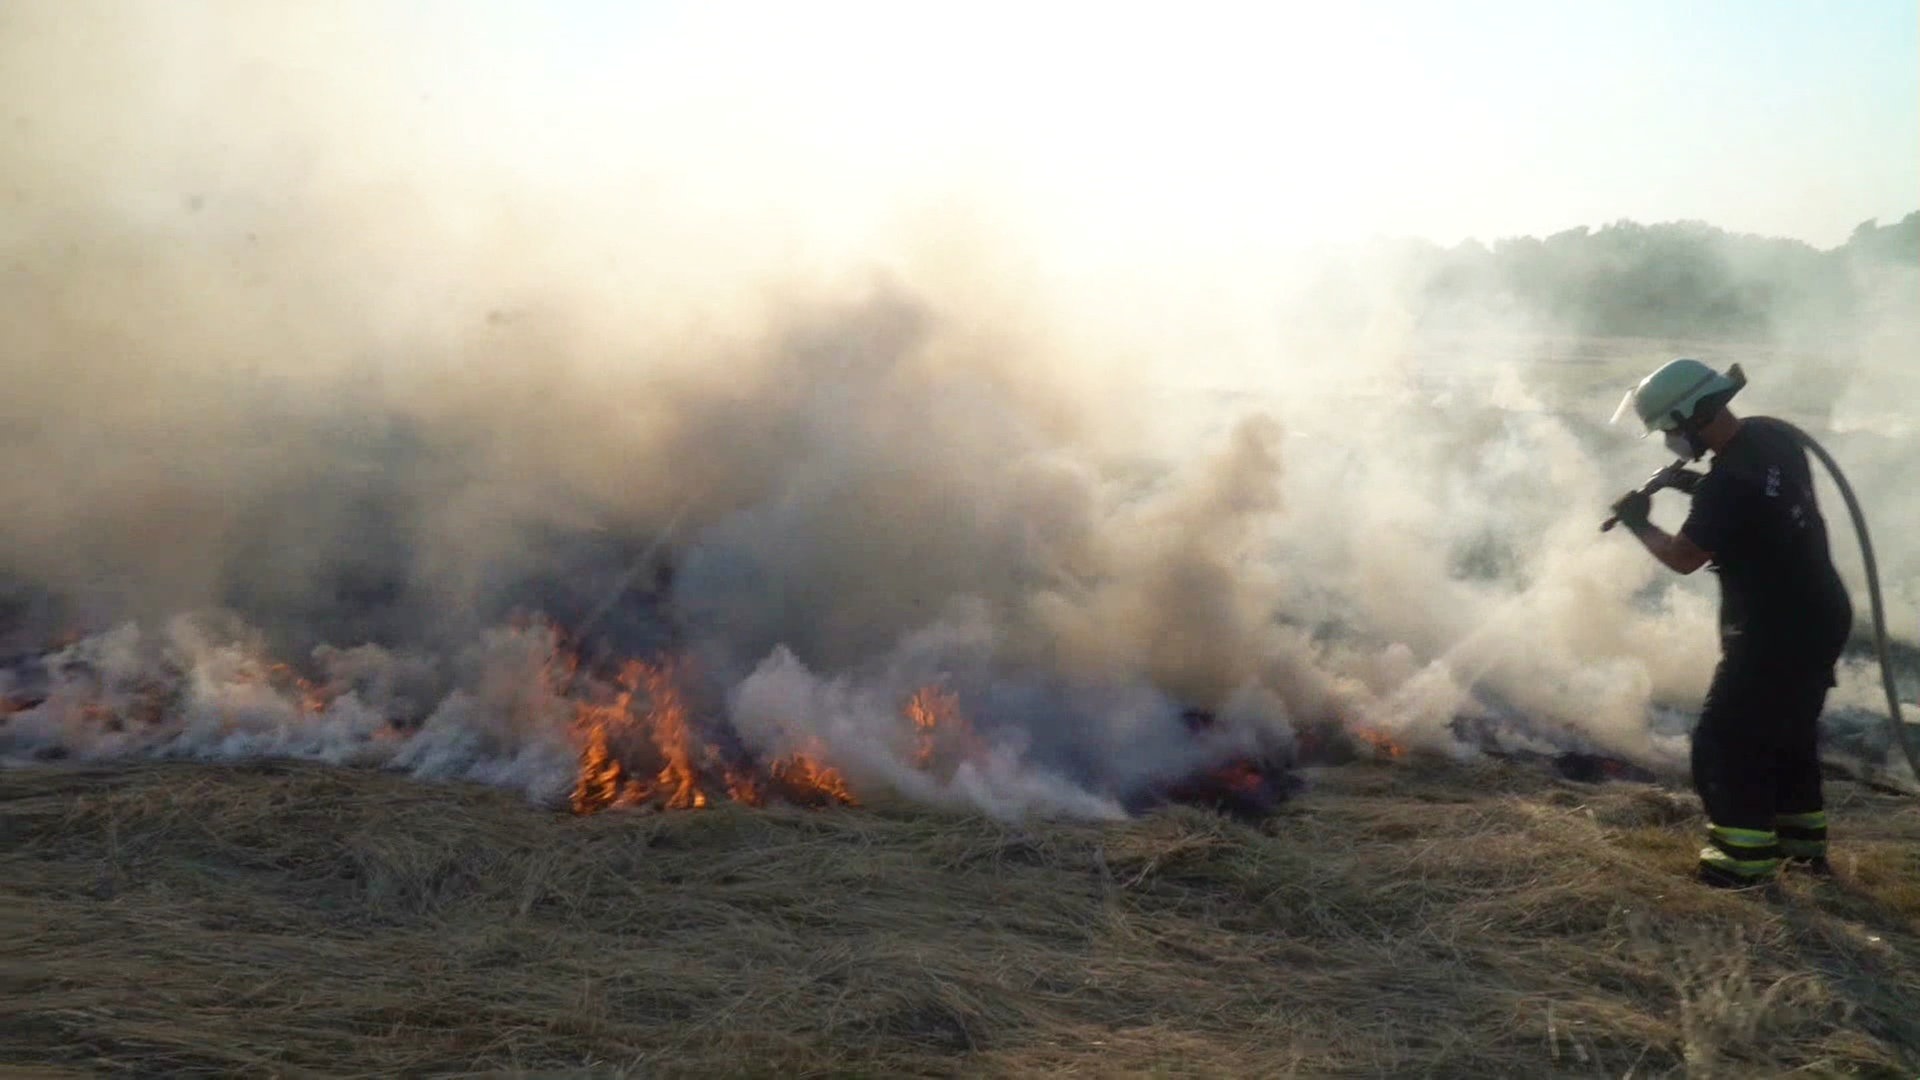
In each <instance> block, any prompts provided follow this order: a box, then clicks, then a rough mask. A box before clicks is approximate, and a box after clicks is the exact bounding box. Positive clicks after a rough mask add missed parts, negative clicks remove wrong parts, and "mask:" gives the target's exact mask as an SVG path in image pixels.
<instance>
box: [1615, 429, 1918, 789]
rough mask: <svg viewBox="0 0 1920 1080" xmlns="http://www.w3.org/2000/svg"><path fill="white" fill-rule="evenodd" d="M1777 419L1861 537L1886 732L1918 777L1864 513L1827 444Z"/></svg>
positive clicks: (1672, 470)
mask: <svg viewBox="0 0 1920 1080" xmlns="http://www.w3.org/2000/svg"><path fill="white" fill-rule="evenodd" d="M1780 423H1781V424H1782V425H1783V426H1784V427H1786V429H1787V430H1788V431H1791V432H1792V433H1793V435H1794V437H1795V438H1797V439H1799V440H1800V442H1801V444H1802V445H1804V446H1805V447H1806V448H1807V449H1808V450H1809V451H1811V452H1812V453H1813V456H1814V457H1817V458H1819V459H1820V464H1822V465H1824V466H1826V469H1827V475H1829V476H1831V477H1833V482H1834V484H1835V485H1836V486H1838V487H1839V488H1840V496H1841V498H1843V499H1845V500H1846V501H1847V512H1848V513H1849V514H1851V515H1852V516H1853V531H1854V535H1855V536H1858V537H1859V538H1860V557H1861V560H1862V561H1863V562H1865V563H1866V566H1867V595H1868V597H1869V598H1870V599H1871V600H1872V602H1873V645H1874V655H1875V657H1876V658H1877V659H1878V660H1879V662H1880V685H1881V687H1882V688H1883V689H1885V690H1886V692H1887V724H1888V733H1889V734H1890V735H1891V736H1892V738H1893V744H1894V745H1895V746H1898V747H1899V748H1900V753H1901V754H1902V755H1904V756H1905V757H1906V759H1907V767H1908V768H1909V769H1912V770H1913V775H1914V779H1916V780H1920V747H1916V745H1915V742H1916V739H1920V736H1916V737H1909V736H1908V734H1907V725H1906V721H1905V720H1903V719H1902V718H1901V716H1900V690H1899V688H1898V687H1896V686H1895V685H1894V682H1893V664H1892V663H1891V662H1890V661H1889V658H1888V656H1887V614H1886V606H1885V604H1884V603H1883V602H1882V601H1881V599H1880V568H1879V566H1878V564H1876V563H1875V562H1874V560H1873V540H1872V538H1871V537H1869V536H1868V535H1867V517H1866V514H1864V513H1862V512H1861V510H1860V500H1859V499H1857V498H1855V497H1854V494H1853V485H1851V484H1849V483H1847V477H1846V474H1845V473H1842V472H1841V471H1840V463H1839V462H1837V461H1835V460H1833V455H1832V454H1829V453H1827V448H1826V447H1824V446H1821V445H1820V444H1819V443H1818V442H1816V441H1815V440H1814V438H1813V436H1811V435H1809V434H1807V433H1806V432H1804V431H1802V430H1800V429H1799V428H1797V427H1795V426H1794V425H1792V424H1789V423H1787V422H1786V421H1784V420H1782V421H1780ZM1686 465H1687V460H1686V459H1685V458H1680V459H1679V460H1676V461H1675V462H1674V463H1673V464H1671V465H1669V466H1667V467H1666V468H1664V469H1661V470H1660V471H1659V472H1657V473H1654V474H1653V476H1652V477H1651V478H1650V479H1648V481H1647V482H1646V483H1645V484H1642V485H1641V486H1640V489H1639V490H1640V491H1641V492H1643V493H1645V494H1647V495H1652V494H1653V493H1654V492H1656V491H1659V490H1661V489H1662V488H1668V487H1672V486H1674V483H1675V481H1676V480H1677V479H1678V478H1679V475H1680V473H1681V472H1682V471H1683V470H1684V469H1685V468H1686ZM1619 522H1620V519H1619V518H1617V517H1610V518H1608V519H1607V520H1606V521H1604V522H1601V524H1600V531H1601V532H1606V531H1607V530H1609V529H1611V528H1613V527H1614V526H1615V525H1617V524H1619Z"/></svg>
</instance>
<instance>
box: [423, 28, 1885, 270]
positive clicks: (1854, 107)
mask: <svg viewBox="0 0 1920 1080" xmlns="http://www.w3.org/2000/svg"><path fill="white" fill-rule="evenodd" d="M404 10H405V11H406V12H407V14H406V16H405V18H404V24H403V29H402V30H401V31H400V32H399V35H398V37H397V39H396V40H395V41H394V42H393V43H394V44H395V45H396V46H397V47H398V48H399V49H400V50H401V51H402V52H403V53H411V52H416V51H419V50H424V51H427V52H431V53H435V54H437V55H439V56H441V57H442V58H443V61H444V63H443V64H441V65H440V66H439V67H438V68H437V69H435V70H437V72H438V74H437V75H435V74H433V71H432V70H428V69H422V70H420V71H418V72H416V73H414V74H413V75H412V76H410V77H411V78H413V79H417V80H427V81H431V80H434V79H436V78H437V79H438V80H439V84H440V85H441V86H443V87H446V88H451V89H455V90H456V92H461V93H472V94H476V95H478V96H479V97H480V98H482V99H484V100H485V102H486V109H485V115H487V116H489V117H490V120H489V121H488V122H489V124H491V125H493V126H492V127H491V129H490V130H489V131H488V132H484V133H482V132H477V131H476V132H475V133H474V137H475V138H476V139H479V140H480V141H481V142H482V143H489V144H490V145H484V146H476V147H475V148H476V149H479V150H481V151H482V152H483V153H486V154H487V155H488V156H490V157H493V158H495V159H497V160H499V161H501V162H502V163H503V164H504V165H509V166H510V167H514V168H518V169H523V170H526V173H527V175H528V176H529V177H532V178H535V179H537V180H539V181H540V182H555V183H562V184H568V183H577V182H580V181H581V180H582V179H583V178H590V177H592V176H594V175H596V174H603V175H605V176H607V177H613V176H618V175H622V174H628V175H630V174H631V173H632V172H633V171H635V170H638V171H640V172H644V173H645V174H647V175H649V176H652V177H656V178H659V177H669V178H671V177H678V178H680V179H682V180H684V181H686V183H687V185H688V186H689V187H690V188H694V189H699V190H701V191H702V192H703V193H704V195H705V198H706V200H707V202H708V204H709V206H710V207H711V208H714V209H723V208H728V207H731V208H733V209H738V210H742V211H747V210H751V211H768V212H773V213H776V214H777V213H779V212H780V211H781V210H783V209H784V210H786V211H788V212H793V213H804V214H806V215H809V216H821V217H827V218H832V217H845V218H856V219H857V218H860V217H862V215H864V214H867V213H871V212H873V211H874V210H875V209H876V205H875V204H876V203H877V202H880V201H884V200H885V199H886V198H887V197H888V196H890V195H898V194H900V193H903V192H909V191H911V192H914V193H915V194H916V195H917V196H919V197H922V198H927V197H932V198H938V197H940V196H942V195H945V194H951V193H956V192H961V191H965V192H967V193H969V194H971V195H976V196H977V195H978V194H979V193H980V192H982V191H988V192H991V193H992V195H993V196H994V198H995V199H996V201H999V202H1001V203H1002V204H1003V205H1004V206H1006V207H1008V208H1010V209H1009V210H1008V212H1009V213H1013V214H1020V215H1026V216H1028V217H1030V218H1032V219H1033V220H1034V221H1038V222H1040V223H1041V224H1042V225H1043V226H1044V227H1045V228H1046V229H1047V230H1049V231H1056V230H1057V231H1061V232H1064V233H1066V234H1070V235H1072V236H1073V237H1074V238H1076V239H1077V240H1079V241H1081V242H1085V241H1086V240H1088V239H1089V238H1093V237H1098V236H1100V235H1102V234H1104V233H1107V232H1110V231H1112V230H1114V229H1115V228H1116V226H1122V227H1124V228H1129V229H1134V228H1142V227H1144V228H1145V229H1146V230H1147V231H1148V232H1149V233H1152V234H1156V235H1159V236H1161V237H1162V238H1176V237H1177V238H1183V239H1181V240H1180V241H1179V243H1180V245H1181V246H1185V244H1186V243H1199V244H1200V245H1201V246H1203V247H1209V248H1212V247H1217V246H1219V245H1226V246H1230V247H1233V248H1236V249H1238V250H1241V251H1245V250H1246V249H1247V248H1249V247H1263V246H1266V245H1269V244H1272V245H1280V246H1288V247H1290V246H1294V245H1297V244H1301V243H1306V244H1314V243H1323V242H1339V241H1346V240H1354V239H1362V238H1364V237H1365V236H1368V235H1375V234H1388V235H1409V236H1420V237H1424V238H1427V239H1430V240H1433V241H1435V242H1437V243H1441V244H1448V245H1450V244H1453V243H1456V242H1459V241H1462V240H1465V239H1469V238H1472V239H1478V240H1482V241H1491V240H1493V239H1496V238H1499V237H1502V236H1514V235H1547V234H1551V233H1554V232H1559V231H1561V230H1564V229H1568V228H1574V227H1578V226H1582V225H1585V226H1590V227H1598V226H1600V225H1603V224H1606V223H1608V222H1612V221H1615V220H1619V219H1623V218H1624V219H1633V220H1637V221H1642V222H1647V223H1652V222H1659V221H1671V220H1685V219H1694V220H1703V221H1707V222H1709V223H1711V224H1714V225H1717V226H1720V227H1723V228H1726V229H1728V230H1729V231H1733V232H1747V233H1759V234H1765V235H1775V236H1785V237H1791V238H1795V239H1800V240H1804V241H1806V242H1808V243H1811V244H1813V245H1815V246H1817V247H1822V248H1826V247H1832V246H1835V245H1837V244H1840V243H1843V242H1844V241H1845V240H1846V238H1847V235H1848V233H1849V232H1850V231H1851V230H1852V229H1853V228H1854V227H1855V226H1856V225H1858V224H1859V223H1860V222H1862V221H1865V220H1868V219H1873V218H1877V219H1879V220H1880V221H1881V222H1882V223H1883V224H1884V223H1887V222H1889V221H1893V220H1898V219H1899V218H1900V217H1902V216H1904V215H1905V214H1906V213H1909V212H1911V211H1912V210H1914V209H1916V207H1920V14H1917V13H1916V9H1915V7H1914V5H1912V4H1911V3H1906V2H1894V0H1856V2H1852V3H1848V4H1844V5H1832V6H1825V5H1814V4H1806V3H1797V2H1790V0H1742V2H1725V0H1723V2H1714V3H1702V4H1690V5H1672V4H1665V3H1659V2H1657V0H1624V2H1620V3H1612V4H1607V5H1588V6H1582V7H1581V8H1580V9H1578V10H1573V9H1570V8H1569V7H1567V6H1565V5H1543V4H1538V3H1529V2H1525V0H1477V2H1471V3H1455V4H1448V5H1435V4H1422V3H1415V2H1411V0H1373V2H1370V3H1355V4H1349V5H1341V6H1339V7H1338V9H1337V10H1330V9H1329V8H1328V6H1326V5H1305V4H1299V5H1279V6H1274V7H1271V8H1269V7H1263V6H1257V5H1217V4H1216V5H1204V4H1203V5H1197V6H1196V5H1182V6H1181V7H1179V8H1178V9H1175V8H1172V7H1166V8H1160V9H1150V8H1147V7H1145V6H1135V7H1129V8H1125V9H1122V10H1120V11H1119V13H1115V12H1114V11H1111V10H1102V9H1097V8H1094V7H1090V6H1083V5H1074V4H1054V5H1040V6H1034V7H1031V8H1027V7H1014V6H1010V5H995V4H986V5H980V4H969V5H965V6H957V5H942V6H931V5H913V6H910V7H908V6H899V7H894V6H886V5H865V4H848V3H838V4H835V3H828V4H822V5H811V6H809V7H808V8H807V9H806V10H805V11H804V12H800V11H797V10H796V9H792V8H789V7H786V6H782V5H758V4H731V5H717V6H716V5H685V4H676V3H646V4H636V5H627V4H615V3H610V2H608V0H579V2H575V3H572V4H565V5H559V6H553V5H548V6H544V7H542V8H539V9H537V10H536V9H534V8H532V7H529V6H527V5H523V4H518V3H509V2H504V0H495V2H492V3H489V4H487V5H485V6H484V7H482V8H479V9H475V8H474V7H471V6H467V5H458V6H457V11H458V12H459V13H461V14H459V15H456V6H455V5H449V4H446V3H444V2H441V0H427V2H422V3H417V4H415V5H413V6H411V7H409V8H406V9H404ZM476 13H477V17H476ZM408 39H412V40H411V41H409V40H408ZM461 88H464V89H461ZM509 132H517V134H514V135H513V136H512V137H510V138H507V139H505V140H500V139H499V138H498V137H499V136H501V135H503V134H507V133H509ZM529 146H534V147H538V148H539V149H538V152H537V153H535V154H533V155H531V159H529V158H528V157H527V156H525V155H523V154H522V153H521V151H524V150H525V149H526V148H528V147H529ZM659 147H670V148H671V151H670V153H669V154H668V155H667V156H666V158H665V160H659V159H653V158H651V157H650V152H651V151H652V150H653V149H655V148H659ZM741 166H745V168H744V169H743V168H740V167H741ZM769 167H770V168H769ZM722 176H724V177H726V178H727V179H726V181H725V182H716V180H715V178H716V177H722ZM1022 224H1023V225H1028V224H1030V222H1024V221H1023V222H1022ZM1209 241H1210V242H1209Z"/></svg>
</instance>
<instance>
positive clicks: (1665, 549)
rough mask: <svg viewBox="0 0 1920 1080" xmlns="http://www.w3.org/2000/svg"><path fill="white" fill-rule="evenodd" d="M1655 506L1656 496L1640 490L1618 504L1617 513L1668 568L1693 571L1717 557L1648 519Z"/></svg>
mask: <svg viewBox="0 0 1920 1080" xmlns="http://www.w3.org/2000/svg"><path fill="white" fill-rule="evenodd" d="M1652 507H1653V499H1652V497H1651V496H1649V495H1647V494H1645V493H1644V492H1639V491H1636V492H1633V493H1632V494H1630V495H1628V496H1626V497H1625V498H1623V499H1621V500H1620V501H1619V502H1617V503H1614V504H1613V512H1614V515H1615V516H1617V517H1618V518H1619V519H1620V524H1622V525H1625V526H1626V527H1627V531H1629V532H1631V533H1633V535H1634V536H1635V537H1637V538H1638V539H1639V541H1640V543H1641V545H1642V546H1644V547H1645V548H1646V549H1647V551H1648V552H1650V553H1652V555H1653V557H1654V558H1656V559H1659V560H1660V563H1661V565H1663V566H1665V567H1666V568H1667V569H1669V570H1672V571H1673V572H1675V573H1678V574H1691V573H1693V572H1694V571H1695V570H1698V569H1700V568H1701V567H1702V566H1705V565H1707V563H1708V561H1710V560H1711V559H1712V558H1713V556H1712V555H1711V554H1710V553H1708V552H1706V551H1703V550H1701V548H1700V545H1698V544H1696V543H1694V542H1693V541H1691V540H1689V539H1687V536H1686V534H1685V533H1669V532H1667V531H1666V530H1664V529H1662V528H1660V526H1658V525H1655V524H1654V523H1653V522H1651V521H1648V520H1647V511H1648V510H1650V509H1652Z"/></svg>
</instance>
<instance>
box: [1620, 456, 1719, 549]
mask: <svg viewBox="0 0 1920 1080" xmlns="http://www.w3.org/2000/svg"><path fill="white" fill-rule="evenodd" d="M1699 482H1700V474H1699V473H1696V472H1690V471H1688V469H1687V459H1686V458H1675V459H1673V464H1671V465H1669V466H1667V467H1666V468H1664V469H1661V470H1660V471H1659V472H1657V473H1654V474H1653V475H1652V476H1650V477H1648V478H1647V482H1646V483H1644V484H1641V485H1640V487H1639V488H1638V489H1637V490H1634V491H1630V492H1628V493H1627V496H1628V497H1632V496H1634V495H1646V496H1648V497H1652V495H1653V493H1654V492H1656V491H1660V490H1662V489H1664V488H1678V489H1680V490H1681V491H1684V492H1686V493H1688V494H1689V495H1691V494H1692V493H1693V488H1694V485H1696V484H1698V483H1699ZM1618 524H1620V519H1619V517H1617V516H1615V517H1610V518H1608V519H1607V520H1605V521H1603V522H1601V523H1600V531H1601V532H1611V531H1613V527H1614V526H1615V525H1618Z"/></svg>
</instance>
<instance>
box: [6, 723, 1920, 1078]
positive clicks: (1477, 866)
mask: <svg viewBox="0 0 1920 1080" xmlns="http://www.w3.org/2000/svg"><path fill="white" fill-rule="evenodd" d="M1830 804H1831V807H1832V809H1833V810H1834V812H1835V820H1836V828H1835V833H1836V858H1835V861H1836V864H1837V871H1838V873H1837V877H1836V878H1835V879H1834V880H1831V881H1821V880H1815V879H1812V878H1809V877H1805V876H1800V877H1788V878H1786V879H1784V880H1783V881H1782V882H1781V883H1780V884H1779V885H1778V886H1777V887H1775V888H1774V889H1773V890H1771V891H1769V892H1765V893H1747V894H1728V893H1724V892H1715V891H1710V890H1707V889H1704V888H1701V887H1699V886H1697V885H1695V884H1694V883H1693V882H1692V881H1691V880H1689V878H1688V876H1687V875H1688V872H1689V870H1690V868H1691V864H1692V860H1693V856H1694V852H1695V851H1696V849H1697V847H1698V831H1699V828H1700V826H1701V818H1700V814H1699V810H1698V805H1697V802H1696V801H1695V800H1694V799H1693V798H1692V797H1691V796H1689V795H1686V794H1684V793H1680V792H1674V791H1669V790H1663V789H1660V788H1658V787H1654V786H1649V785H1640V784H1626V783H1609V784H1578V783H1574V782H1571V781H1567V780H1564V779H1561V778H1559V777H1556V776H1553V775H1551V774H1550V773H1548V772H1545V771H1542V770H1538V769H1535V768H1531V767H1526V766H1521V765H1516V764H1512V763H1499V762H1491V761H1489V762H1484V763H1480V764H1469V765H1459V764H1446V763H1441V762H1420V761H1414V762H1410V763H1399V764H1393V765H1385V764H1356V765H1349V766H1343V767H1339V768H1331V769H1326V770H1322V771H1319V772H1316V773H1315V774H1313V775H1312V776H1311V777H1310V780H1309V785H1308V787H1307V790H1305V791H1304V792H1302V793H1301V794H1300V795H1299V796H1297V797H1296V798H1294V799H1293V800H1291V801H1289V802H1287V803H1285V804H1283V805H1282V806H1281V807H1279V809H1278V810H1277V812H1276V813H1274V814H1273V815H1272V816H1271V817H1270V818H1268V819H1266V820H1264V821H1261V822H1258V823H1255V824H1247V823H1242V822H1237V821H1233V820H1229V819H1226V818H1222V817H1219V816H1216V815H1214V814H1211V813H1208V812H1206V811H1201V810H1194V809H1189V808H1179V809H1173V810H1168V811H1164V812H1159V813H1156V814H1154V815H1151V816H1148V817H1145V818H1142V819H1139V820H1137V821H1133V822H1129V823H1124V824H1119V825H1092V824H1039V823H1034V824H1027V825H1023V826H1011V825H1006V824H1000V823H996V822H993V821H989V820H985V819H982V818H978V817H967V816H957V815H949V814H939V813H934V812H929V811H926V810H923V809H918V808H910V807H905V806H897V805H886V804H882V805H869V806H865V807H860V808H840V809H830V810H817V811H803V810H790V809H789V810H783V809H751V808H746V807H739V806H721V807H717V808H715V809H712V810H706V811H698V812H684V813H668V814H658V813H646V812H629V813H621V812H614V813H607V814H601V815H597V816H593V817H587V818H576V817H571V816H567V815H563V814H554V813H550V812H546V811H542V810H538V809H534V808H531V807H529V806H528V805H526V804H525V803H524V802H522V801H521V800H519V799H517V798H515V797H513V796H510V795H506V794H502V793H499V792H496V791H492V790H488V789H483V788H478V787H467V786H443V785H433V784H425V783H421V782H418V781H413V780H408V779H404V778H402V777H399V776H394V775H389V774H384V773H377V772H368V771H362V770H347V769H334V768H325V767H319V766H306V765H277V764H263V765H253V766H245V767H234V766H211V765H204V764H149V765H134V766H122V767H114V768H94V769H89V768H75V767H46V768H35V769H23V770H12V771H6V772H0V838H3V839H4V843H0V863H3V864H4V872H3V874H0V887H3V888H4V890H5V893H6V897H5V903H4V907H3V908H0V910H4V911H5V912H6V915H5V919H6V925H5V928H4V930H3V931H0V941H4V942H5V950H4V954H0V971H3V972H4V973H5V978H4V984H5V988H6V993H5V994H3V995H0V1066H4V1067H5V1068H6V1070H7V1071H8V1073H9V1075H40V1076H68V1075H72V1076H79V1075H98V1074H107V1075H139V1076H159V1075H249V1076H274V1075H278V1076H303V1075H312V1076H368V1077H372V1076H443V1075H473V1074H489V1075H543V1076H551V1075H583V1076H628V1077H653V1076H782V1077H790V1076H955V1075H960V1076H995V1075H1050V1076H1068V1075H1071V1076H1088V1077H1093V1076H1099V1077H1107V1076H1233V1077H1243V1076H1286V1075H1301V1076H1328V1075H1355V1076H1376V1075H1392V1076H1474V1077H1485V1076H1543V1075H1568V1076H1615V1077H1619V1076H1629V1075H1630V1076H1635V1077H1643V1076H1665V1075H1687V1076H1729V1077H1736V1076H1737V1077H1754V1076H1771V1075H1780V1074H1786V1073H1805V1074H1809V1075H1867V1076H1889V1077H1893V1076H1903V1077H1911V1076H1914V1075H1915V1074H1916V1073H1920V801H1915V800H1912V799H1903V798H1901V797H1899V796H1896V795H1891V794H1885V793H1880V792H1876V791H1873V790H1870V789H1868V788H1865V787H1861V786H1858V785H1855V784H1851V783H1848V782H1844V781H1836V782H1834V784H1833V785H1832V788H1831V794H1830Z"/></svg>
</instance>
